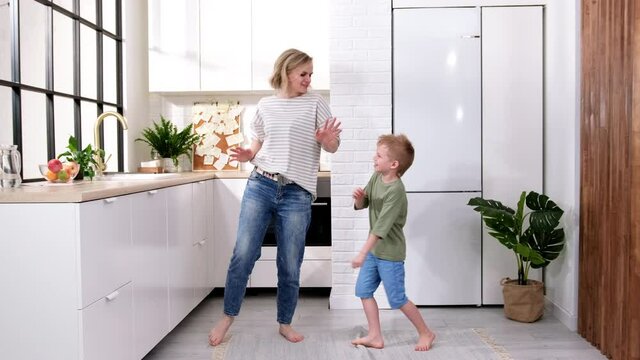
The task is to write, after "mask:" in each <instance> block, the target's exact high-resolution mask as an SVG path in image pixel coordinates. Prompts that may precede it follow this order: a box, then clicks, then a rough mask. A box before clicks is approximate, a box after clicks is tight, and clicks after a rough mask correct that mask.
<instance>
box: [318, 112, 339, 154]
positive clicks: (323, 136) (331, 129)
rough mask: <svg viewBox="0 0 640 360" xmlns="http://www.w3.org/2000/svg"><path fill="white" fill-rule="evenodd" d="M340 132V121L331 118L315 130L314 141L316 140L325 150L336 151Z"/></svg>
mask: <svg viewBox="0 0 640 360" xmlns="http://www.w3.org/2000/svg"><path fill="white" fill-rule="evenodd" d="M341 132H342V129H340V121H338V120H337V119H336V118H335V117H333V118H330V119H327V121H325V122H324V126H322V127H321V128H319V129H318V130H316V140H318V142H319V143H320V144H321V145H322V147H323V148H324V149H325V150H327V151H329V152H335V151H336V150H337V149H338V144H339V143H338V135H340V133H341ZM331 150H333V151H331Z"/></svg>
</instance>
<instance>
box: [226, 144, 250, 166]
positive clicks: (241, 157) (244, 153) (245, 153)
mask: <svg viewBox="0 0 640 360" xmlns="http://www.w3.org/2000/svg"><path fill="white" fill-rule="evenodd" d="M229 152H230V153H231V156H230V158H231V160H238V161H240V162H247V161H249V160H251V159H253V151H252V150H251V149H245V148H241V147H234V148H230V149H229Z"/></svg>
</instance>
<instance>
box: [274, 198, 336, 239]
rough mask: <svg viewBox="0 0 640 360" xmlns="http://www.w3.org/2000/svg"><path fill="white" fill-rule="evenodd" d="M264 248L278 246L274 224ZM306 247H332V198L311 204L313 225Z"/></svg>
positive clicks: (308, 233)
mask: <svg viewBox="0 0 640 360" xmlns="http://www.w3.org/2000/svg"><path fill="white" fill-rule="evenodd" d="M262 246H276V234H275V229H274V225H273V222H272V223H271V224H269V228H268V229H267V234H266V235H265V236H264V241H263V243H262ZM305 246H331V198H330V197H319V198H317V199H316V201H314V202H313V203H312V204H311V224H309V231H307V238H306V240H305Z"/></svg>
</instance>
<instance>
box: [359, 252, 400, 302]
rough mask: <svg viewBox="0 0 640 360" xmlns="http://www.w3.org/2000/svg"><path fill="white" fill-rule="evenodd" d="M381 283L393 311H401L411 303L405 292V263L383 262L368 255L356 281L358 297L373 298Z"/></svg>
mask: <svg viewBox="0 0 640 360" xmlns="http://www.w3.org/2000/svg"><path fill="white" fill-rule="evenodd" d="M381 281H382V283H383V284H384V291H385V292H386V293H387V300H389V306H391V308H392V309H399V308H401V307H402V306H404V304H406V303H407V302H408V301H409V299H407V295H406V294H405V291H404V261H389V260H383V259H380V258H377V257H375V256H374V255H373V254H371V253H368V254H367V257H366V259H365V260H364V264H362V268H361V269H360V273H359V274H358V280H357V281H356V296H357V297H359V298H361V299H370V298H372V297H373V293H374V292H375V291H376V289H378V286H380V282H381Z"/></svg>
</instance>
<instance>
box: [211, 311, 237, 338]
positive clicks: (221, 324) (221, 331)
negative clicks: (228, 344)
mask: <svg viewBox="0 0 640 360" xmlns="http://www.w3.org/2000/svg"><path fill="white" fill-rule="evenodd" d="M231 324H233V317H232V316H228V315H224V316H223V317H222V319H220V320H218V322H217V323H216V326H214V327H213V329H211V331H210V332H209V344H210V345H211V346H216V345H219V344H220V343H221V342H222V340H224V336H225V335H226V334H227V330H229V327H230V326H231Z"/></svg>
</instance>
